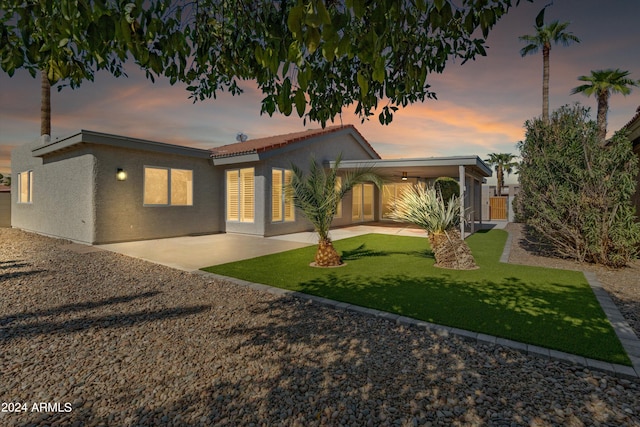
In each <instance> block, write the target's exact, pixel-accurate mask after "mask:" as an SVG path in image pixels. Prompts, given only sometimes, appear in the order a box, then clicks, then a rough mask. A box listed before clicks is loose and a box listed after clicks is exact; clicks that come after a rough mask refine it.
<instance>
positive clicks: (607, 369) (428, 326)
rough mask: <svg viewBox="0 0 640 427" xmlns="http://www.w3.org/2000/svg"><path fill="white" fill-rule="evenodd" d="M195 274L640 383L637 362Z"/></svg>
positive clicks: (220, 276) (243, 281)
mask: <svg viewBox="0 0 640 427" xmlns="http://www.w3.org/2000/svg"><path fill="white" fill-rule="evenodd" d="M192 273H194V274H198V275H201V276H205V277H211V278H214V279H220V280H225V281H228V282H232V283H235V284H238V285H241V286H246V287H248V288H251V289H255V290H259V291H265V292H269V293H271V294H275V295H280V296H292V297H295V298H298V299H302V300H304V301H308V302H311V303H315V304H319V305H322V306H325V307H329V308H333V309H336V310H343V311H351V312H355V313H360V314H364V315H368V316H373V317H379V318H383V319H386V320H389V321H391V322H395V323H396V324H398V325H403V326H411V327H416V328H419V329H425V330H428V331H430V332H434V333H436V334H438V335H440V336H443V337H448V336H450V335H453V336H457V337H460V338H462V339H465V340H468V341H475V342H478V343H480V344H493V345H500V346H503V347H507V348H511V349H513V350H516V351H520V352H522V353H525V354H528V355H532V356H536V357H542V358H545V359H551V360H557V361H561V362H567V363H571V364H578V365H582V366H584V367H585V368H588V369H592V370H596V371H600V372H604V373H607V374H610V375H612V376H615V377H618V378H623V379H639V378H640V369H638V367H637V365H636V364H635V363H634V362H633V360H632V363H634V367H631V366H624V365H618V364H614V363H609V362H603V361H601V360H595V359H588V358H585V357H583V356H578V355H575V354H571V353H565V352H562V351H557V350H550V349H546V348H543V347H539V346H536V345H532V344H526V343H522V342H518V341H513V340H509V339H505V338H499V337H495V336H493V335H487V334H483V333H479V332H473V331H467V330H464V329H459V328H454V327H450V326H442V325H438V324H435V323H431V322H426V321H424V320H418V319H413V318H410V317H406V316H402V315H399V314H395V313H389V312H386V311H380V310H376V309H373V308H367V307H361V306H358V305H354V304H349V303H346V302H340V301H334V300H331V299H329V298H324V297H319V296H315V295H309V294H304V293H302V292H297V291H291V290H288V289H282V288H276V287H273V286H269V285H264V284H261V283H253V282H248V281H246V280H241V279H236V278H234V277H228V276H223V275H220V274H215V273H209V272H206V271H202V270H193V271H192ZM598 301H599V300H598ZM627 327H628V325H627ZM616 333H617V330H616ZM634 336H635V335H634ZM636 341H638V340H637V338H636ZM623 345H624V344H623ZM639 345H640V342H639ZM626 349H627V347H625V350H626ZM630 357H631V355H630Z"/></svg>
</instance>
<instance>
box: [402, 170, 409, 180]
mask: <svg viewBox="0 0 640 427" xmlns="http://www.w3.org/2000/svg"><path fill="white" fill-rule="evenodd" d="M407 179H409V178H407V173H406V172H402V180H403V181H406V180H407Z"/></svg>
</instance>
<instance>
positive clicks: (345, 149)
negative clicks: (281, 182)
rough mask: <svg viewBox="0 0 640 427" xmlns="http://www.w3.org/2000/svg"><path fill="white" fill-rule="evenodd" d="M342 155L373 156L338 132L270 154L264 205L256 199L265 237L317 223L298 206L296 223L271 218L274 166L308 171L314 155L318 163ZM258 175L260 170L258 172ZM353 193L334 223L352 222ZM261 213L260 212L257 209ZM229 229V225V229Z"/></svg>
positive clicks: (264, 168) (350, 157)
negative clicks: (311, 221)
mask: <svg viewBox="0 0 640 427" xmlns="http://www.w3.org/2000/svg"><path fill="white" fill-rule="evenodd" d="M340 153H341V154H342V159H343V160H363V159H371V156H370V154H369V153H367V151H366V150H365V149H364V148H363V147H362V146H361V145H360V144H359V143H358V142H357V141H356V140H355V139H354V138H353V136H351V134H349V133H346V132H345V133H337V134H329V135H325V136H320V137H317V138H312V139H310V140H308V141H301V142H300V143H297V144H292V146H291V147H290V149H289V150H288V151H286V152H284V153H282V154H280V153H278V155H274V156H272V157H268V158H266V159H265V161H264V162H263V163H262V170H261V173H262V178H263V182H264V191H263V192H262V196H263V197H264V199H263V200H262V203H263V204H262V206H261V207H260V208H258V203H257V201H256V210H258V209H261V211H260V215H262V218H263V221H262V224H263V225H264V230H263V233H264V234H263V235H264V236H276V235H280V234H288V233H297V232H301V231H311V230H313V225H312V224H311V223H310V222H309V221H308V220H307V219H306V218H305V216H304V215H303V214H302V212H301V211H300V210H298V209H296V213H295V218H296V219H295V221H292V222H273V221H272V220H271V212H272V201H271V189H272V181H271V171H272V169H273V168H279V169H291V165H292V164H295V165H296V166H297V167H299V168H300V169H302V170H303V171H304V172H308V170H309V165H310V162H311V159H312V158H314V159H315V160H316V162H318V163H320V164H324V163H325V162H329V161H333V160H335V159H336V157H337V156H338V155H339V154H340ZM256 174H257V172H256ZM375 191H376V193H375V194H374V200H375V201H376V206H375V207H374V208H375V213H376V219H377V215H378V208H377V201H378V195H377V190H375ZM351 203H352V199H351V192H349V193H347V194H346V195H345V197H344V199H343V201H342V216H341V217H339V218H335V219H334V221H333V223H332V226H333V227H337V226H343V225H349V224H352V223H353V221H352V219H351ZM256 213H257V212H256ZM227 230H228V228H227Z"/></svg>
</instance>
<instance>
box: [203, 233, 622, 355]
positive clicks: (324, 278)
mask: <svg viewBox="0 0 640 427" xmlns="http://www.w3.org/2000/svg"><path fill="white" fill-rule="evenodd" d="M506 238H507V233H506V232H505V231H503V230H492V231H488V232H486V231H483V232H479V233H476V234H474V235H473V236H471V237H469V238H468V239H467V241H468V244H469V246H470V247H471V249H472V251H473V254H474V257H475V258H476V262H477V263H478V265H479V267H480V268H479V269H477V270H470V271H455V270H444V269H439V268H435V267H433V264H434V259H433V255H432V253H431V251H430V250H429V246H428V240H427V239H423V238H418V237H405V236H390V235H378V234H369V235H365V236H358V237H354V238H350V239H344V240H339V241H336V242H335V246H336V249H337V250H338V251H339V252H341V253H342V257H343V261H345V263H346V265H345V266H343V267H339V268H332V269H318V268H313V267H311V266H309V261H310V260H312V259H313V254H314V251H315V247H307V248H302V249H297V250H292V251H287V252H283V253H279V254H273V255H267V256H263V257H258V258H253V259H250V260H245V261H239V262H234V263H229V264H224V265H218V266H214V267H209V268H206V269H205V270H206V271H209V272H214V273H217V274H221V275H225V276H230V277H236V278H241V279H243V280H248V281H252V282H256V283H263V284H268V285H271V286H276V287H280V288H285V289H290V290H294V291H299V292H303V293H308V294H313V295H318V296H322V297H326V298H330V299H333V300H338V301H343V302H348V303H352V304H356V305H360V306H365V307H370V308H374V309H378V310H382V311H387V312H392V313H397V314H401V315H403V316H407V317H411V318H415V319H420V320H425V321H429V322H433V323H437V324H441V325H446V326H452V327H457V328H461V329H466V330H470V331H475V332H482V333H486V334H490V335H494V336H498V337H503V338H508V339H512V340H515V341H520V342H524V343H528V344H535V345H538V346H542V347H546V348H551V349H556V350H560V351H565V352H568V353H572V354H577V355H581V356H585V357H588V358H593V359H599V360H604V361H608V362H612V363H619V364H626V365H628V364H629V359H628V357H627V356H626V353H625V352H624V349H623V348H622V345H621V344H620V342H619V340H618V339H617V337H616V335H615V332H614V331H613V328H612V327H611V326H610V324H609V322H608V321H607V319H606V316H605V314H604V312H603V311H602V309H601V308H600V305H599V304H598V302H597V300H596V298H595V296H594V294H593V292H592V290H591V288H590V286H589V284H588V282H587V281H586V279H585V277H584V275H583V274H582V273H581V272H578V271H567V270H558V269H549V268H542V267H532V266H522V265H513V264H505V263H500V262H499V259H500V255H501V253H502V250H503V247H504V244H505V241H506Z"/></svg>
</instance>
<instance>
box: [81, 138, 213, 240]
mask: <svg viewBox="0 0 640 427" xmlns="http://www.w3.org/2000/svg"><path fill="white" fill-rule="evenodd" d="M93 152H94V156H95V158H96V177H95V179H96V197H95V210H96V219H97V220H96V227H95V228H96V232H95V242H97V243H107V242H117V241H127V240H144V239H155V238H164V237H175V236H185V235H191V234H208V233H217V232H220V231H221V222H220V219H221V218H220V214H219V211H220V209H221V208H222V206H221V205H220V203H219V199H220V189H219V187H220V180H219V177H218V175H219V173H218V171H216V170H215V169H214V168H213V167H212V166H211V164H210V160H208V159H202V158H194V157H187V156H180V155H173V154H171V155H170V154H165V153H157V152H150V151H139V150H129V149H122V148H116V147H109V146H104V145H95V146H94V147H93ZM145 166H156V167H166V168H174V169H188V170H192V171H193V205H192V206H144V199H143V196H144V194H143V183H144V167H145ZM118 168H121V169H123V170H124V171H125V172H126V173H127V179H126V180H125V181H118V180H117V179H116V170H117V169H118Z"/></svg>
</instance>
